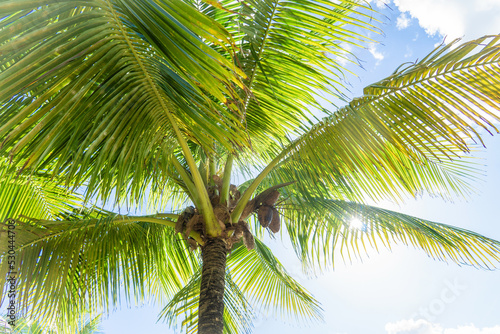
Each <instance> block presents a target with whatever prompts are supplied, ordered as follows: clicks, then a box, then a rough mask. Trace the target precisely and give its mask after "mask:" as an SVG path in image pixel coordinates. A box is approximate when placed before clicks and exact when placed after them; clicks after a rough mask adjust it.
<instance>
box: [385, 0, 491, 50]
mask: <svg viewBox="0 0 500 334" xmlns="http://www.w3.org/2000/svg"><path fill="white" fill-rule="evenodd" d="M394 4H395V5H396V6H397V7H398V9H399V10H400V11H401V12H403V13H405V14H408V15H410V17H411V18H415V19H417V20H418V23H419V25H420V26H421V27H422V28H424V29H425V31H426V32H427V34H429V35H435V34H439V35H441V36H447V38H448V40H451V39H455V38H458V37H465V38H466V39H468V40H470V39H473V38H477V37H480V36H483V35H491V34H498V33H500V1H498V0H474V1H471V0H418V1H415V0H394ZM400 18H401V16H400V17H399V18H398V22H397V24H398V28H399V24H400V23H399V22H400ZM404 22H405V21H404V20H403V18H401V24H404Z"/></svg>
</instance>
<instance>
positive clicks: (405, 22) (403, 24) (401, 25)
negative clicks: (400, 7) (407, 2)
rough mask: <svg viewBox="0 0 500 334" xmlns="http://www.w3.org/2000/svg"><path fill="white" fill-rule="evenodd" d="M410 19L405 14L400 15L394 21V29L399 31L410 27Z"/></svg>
mask: <svg viewBox="0 0 500 334" xmlns="http://www.w3.org/2000/svg"><path fill="white" fill-rule="evenodd" d="M410 20H411V19H410V18H409V17H408V15H406V13H401V15H399V16H398V19H397V20H396V27H397V28H398V29H399V30H402V29H406V28H408V26H409V25H410Z"/></svg>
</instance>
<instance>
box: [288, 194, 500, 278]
mask: <svg viewBox="0 0 500 334" xmlns="http://www.w3.org/2000/svg"><path fill="white" fill-rule="evenodd" d="M282 209H283V214H284V217H285V223H286V228H287V231H288V233H289V235H290V240H291V241H292V244H293V245H294V248H295V250H296V252H297V255H298V256H299V258H301V259H302V261H303V263H304V265H305V267H306V268H309V269H311V268H314V267H316V268H318V267H319V268H321V267H323V266H328V265H331V264H333V263H334V259H335V253H336V252H340V254H341V256H342V258H343V259H344V261H346V260H348V261H350V260H352V258H353V257H359V256H362V255H364V254H365V253H366V252H367V251H368V249H369V248H373V249H376V250H378V249H379V247H387V248H389V249H390V248H391V245H395V244H403V245H408V246H412V247H414V248H417V249H421V250H423V251H424V252H425V253H426V254H427V255H428V256H429V257H432V258H433V259H438V260H442V261H447V262H448V261H451V262H455V263H457V264H459V265H472V266H475V267H478V268H487V269H492V268H497V267H498V266H499V264H500V256H499V254H500V242H498V241H496V240H493V239H490V238H487V237H484V236H482V235H480V234H478V233H475V232H472V231H469V230H466V229H462V228H459V227H453V226H450V225H446V224H440V223H436V222H432V221H429V220H425V219H420V218H416V217H412V216H409V215H405V214H402V213H398V212H394V211H390V210H386V209H382V208H377V207H373V206H370V205H364V204H360V203H355V202H349V201H342V200H327V199H321V198H303V197H301V196H300V195H295V196H294V195H290V196H289V198H288V200H287V201H285V202H284V203H283V207H282ZM353 225H354V226H353Z"/></svg>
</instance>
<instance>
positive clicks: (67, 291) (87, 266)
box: [0, 212, 196, 324]
mask: <svg viewBox="0 0 500 334" xmlns="http://www.w3.org/2000/svg"><path fill="white" fill-rule="evenodd" d="M92 216H94V217H100V218H92ZM72 218H73V220H72V221H56V222H49V221H34V222H26V221H25V222H23V221H18V222H17V226H16V230H15V231H16V249H17V251H16V268H15V269H16V271H17V273H18V293H19V304H20V305H19V310H23V311H24V312H26V311H28V312H30V313H29V314H30V317H34V318H36V319H37V318H41V317H43V319H44V321H45V322H46V323H51V322H52V321H54V320H55V319H56V317H57V320H58V323H62V324H64V323H68V324H71V323H75V321H76V319H75V318H74V317H75V315H78V314H83V313H90V314H96V313H101V312H103V311H105V312H109V307H110V305H117V304H118V303H119V301H120V300H121V295H124V296H125V298H126V300H127V302H129V303H130V302H131V301H132V300H133V301H135V302H136V303H138V302H140V301H143V300H144V298H148V296H151V295H154V296H156V297H157V298H158V300H160V301H162V300H163V301H164V300H165V299H167V298H168V297H169V296H173V295H174V294H175V293H177V291H178V290H179V289H180V288H182V286H183V285H184V283H185V282H187V281H188V280H189V278H190V276H191V275H192V273H193V272H194V268H195V267H196V259H195V258H194V257H193V256H192V254H191V253H190V252H189V250H188V245H187V244H186V243H185V242H184V241H183V240H182V238H180V237H178V236H176V235H175V233H174V231H173V229H172V228H170V227H165V226H162V225H161V224H162V222H164V224H166V225H168V226H173V225H175V223H174V222H168V221H167V220H164V219H160V218H151V217H123V216H117V215H109V214H103V213H97V214H96V213H92V212H91V213H90V216H89V217H88V218H87V219H83V220H75V218H78V217H72ZM80 219H81V218H80ZM141 221H142V222H141ZM150 221H153V223H149V222H150ZM2 238H6V236H3V234H2ZM1 245H2V247H1V249H0V254H2V255H4V254H5V252H6V251H7V242H5V240H2V242H1ZM95 245H99V247H95ZM6 262H7V261H3V262H2V265H1V266H0V276H1V277H5V276H6V275H7V273H8V272H9V268H8V267H7V264H6ZM160 287H161V290H160ZM2 289H3V286H2Z"/></svg>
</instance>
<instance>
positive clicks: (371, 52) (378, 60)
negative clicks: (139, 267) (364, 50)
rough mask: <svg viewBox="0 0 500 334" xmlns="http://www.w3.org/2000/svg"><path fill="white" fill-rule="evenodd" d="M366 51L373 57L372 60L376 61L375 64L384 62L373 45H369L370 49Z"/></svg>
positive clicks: (381, 55)
mask: <svg viewBox="0 0 500 334" xmlns="http://www.w3.org/2000/svg"><path fill="white" fill-rule="evenodd" d="M368 51H370V54H371V55H372V56H373V58H375V60H377V63H379V62H380V61H382V60H384V55H383V54H382V53H381V52H379V51H377V48H376V47H375V45H373V44H372V45H370V47H369V48H368Z"/></svg>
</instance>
